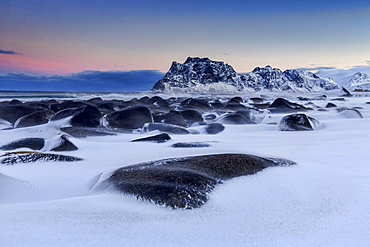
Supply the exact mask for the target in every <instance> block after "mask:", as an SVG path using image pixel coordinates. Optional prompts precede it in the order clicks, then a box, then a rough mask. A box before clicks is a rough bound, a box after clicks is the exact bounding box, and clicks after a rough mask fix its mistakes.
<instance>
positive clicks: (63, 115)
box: [50, 108, 82, 121]
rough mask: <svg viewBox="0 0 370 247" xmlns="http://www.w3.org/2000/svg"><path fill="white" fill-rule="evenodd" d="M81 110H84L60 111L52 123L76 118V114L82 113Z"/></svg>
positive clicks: (69, 109) (54, 116)
mask: <svg viewBox="0 0 370 247" xmlns="http://www.w3.org/2000/svg"><path fill="white" fill-rule="evenodd" d="M81 109H82V108H68V109H63V110H60V111H58V112H57V113H55V114H54V115H53V116H52V117H51V118H50V121H56V120H60V119H63V118H67V117H72V116H75V115H76V114H78V113H80V112H81Z"/></svg>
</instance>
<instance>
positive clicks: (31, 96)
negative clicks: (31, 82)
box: [0, 91, 152, 102]
mask: <svg viewBox="0 0 370 247" xmlns="http://www.w3.org/2000/svg"><path fill="white" fill-rule="evenodd" d="M151 94H152V93H150V92H134V93H133V92H129V93H128V92H127V93H125V92H118V93H114V92H112V93H106V92H104V93H102V92H57V91H0V101H10V100H13V99H17V100H20V101H24V102H26V101H38V100H51V99H55V100H60V101H62V100H88V99H91V98H96V97H100V98H102V99H124V100H126V99H131V98H134V97H142V96H145V95H151Z"/></svg>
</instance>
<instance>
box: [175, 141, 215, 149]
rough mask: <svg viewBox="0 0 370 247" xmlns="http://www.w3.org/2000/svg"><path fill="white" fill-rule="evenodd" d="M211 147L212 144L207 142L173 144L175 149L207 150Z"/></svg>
mask: <svg viewBox="0 0 370 247" xmlns="http://www.w3.org/2000/svg"><path fill="white" fill-rule="evenodd" d="M210 146H211V144H209V143H206V142H177V143H174V144H172V147H173V148H205V147H210Z"/></svg>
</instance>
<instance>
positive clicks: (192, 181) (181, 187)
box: [92, 154, 295, 209]
mask: <svg viewBox="0 0 370 247" xmlns="http://www.w3.org/2000/svg"><path fill="white" fill-rule="evenodd" d="M293 164H295V163H294V162H292V161H289V160H284V159H272V158H263V157H258V156H253V155H247V154H213V155H203V156H193V157H184V158H172V159H164V160H157V161H152V162H147V163H141V164H137V165H133V166H127V167H123V168H120V169H118V170H116V171H114V172H113V173H112V174H110V175H109V176H108V177H107V178H106V179H102V180H101V181H99V182H98V183H97V184H96V185H95V186H94V188H93V189H92V192H93V193H97V192H98V193H101V192H121V193H123V194H127V195H132V196H134V197H136V198H138V199H142V200H148V201H151V202H154V203H156V204H159V205H164V206H167V207H171V208H186V209H192V208H198V207H201V206H202V205H203V204H204V203H206V202H207V200H208V197H209V193H211V192H212V191H213V189H214V188H215V186H216V185H218V184H221V183H222V182H223V181H224V180H227V179H232V178H235V177H239V176H245V175H252V174H255V173H257V172H259V171H262V170H263V169H264V168H267V167H272V166H289V165H293ZM112 190H113V191H112Z"/></svg>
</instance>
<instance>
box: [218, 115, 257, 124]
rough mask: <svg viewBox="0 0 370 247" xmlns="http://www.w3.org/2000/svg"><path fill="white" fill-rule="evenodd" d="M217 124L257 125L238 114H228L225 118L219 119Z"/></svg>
mask: <svg viewBox="0 0 370 247" xmlns="http://www.w3.org/2000/svg"><path fill="white" fill-rule="evenodd" d="M217 122H219V123H223V124H233V125H241V124H255V122H253V121H251V120H250V119H248V118H247V117H245V116H244V114H243V115H242V114H238V113H235V112H233V113H228V114H226V115H224V116H221V117H220V118H219V119H217Z"/></svg>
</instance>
